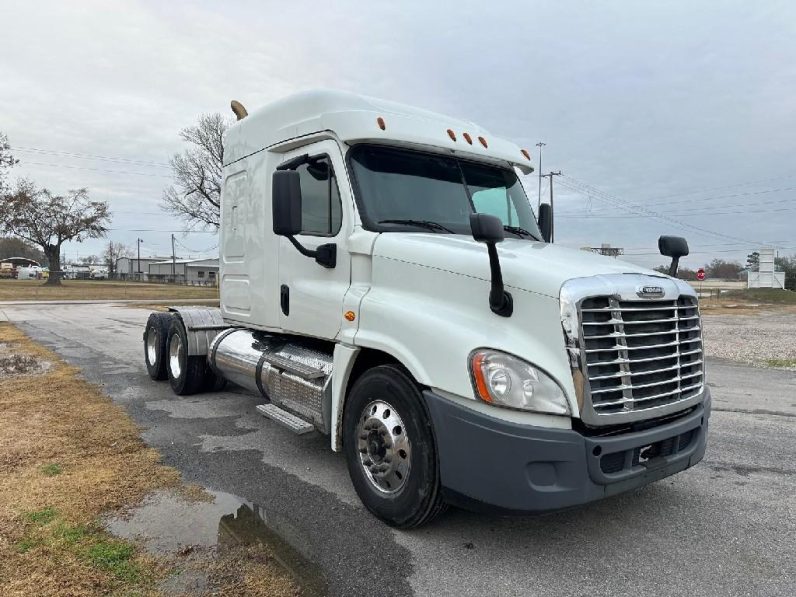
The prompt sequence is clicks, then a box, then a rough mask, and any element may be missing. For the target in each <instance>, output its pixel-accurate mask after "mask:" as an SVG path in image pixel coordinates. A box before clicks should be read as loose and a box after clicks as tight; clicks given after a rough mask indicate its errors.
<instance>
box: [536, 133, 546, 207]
mask: <svg viewBox="0 0 796 597" xmlns="http://www.w3.org/2000/svg"><path fill="white" fill-rule="evenodd" d="M545 145H547V143H542V142H541V141H539V143H537V144H536V147H538V148H539V201H538V203H537V205H536V213H537V214H538V213H539V207H541V205H542V147H544V146H545Z"/></svg>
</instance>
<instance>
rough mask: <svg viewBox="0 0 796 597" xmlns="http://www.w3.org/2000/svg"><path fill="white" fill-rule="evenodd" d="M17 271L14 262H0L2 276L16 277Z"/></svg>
mask: <svg viewBox="0 0 796 597" xmlns="http://www.w3.org/2000/svg"><path fill="white" fill-rule="evenodd" d="M16 277H17V271H16V267H14V264H13V263H9V262H8V261H3V262H2V263H0V278H16Z"/></svg>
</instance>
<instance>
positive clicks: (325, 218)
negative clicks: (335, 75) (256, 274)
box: [279, 141, 353, 340]
mask: <svg viewBox="0 0 796 597" xmlns="http://www.w3.org/2000/svg"><path fill="white" fill-rule="evenodd" d="M303 154H308V155H309V156H310V158H311V159H310V161H309V162H308V163H304V164H301V165H300V166H297V167H296V168H295V171H296V172H298V173H299V180H300V184H301V198H302V209H301V224H302V228H301V230H302V231H301V233H300V234H298V235H296V237H295V239H296V240H297V241H298V242H299V243H300V244H302V245H303V246H304V247H306V248H307V249H310V250H315V249H317V248H318V246H319V245H323V244H328V243H334V244H335V245H337V261H336V265H335V267H334V268H326V267H324V266H322V265H320V264H318V263H317V262H316V261H315V259H313V258H311V257H306V256H304V255H302V254H301V253H299V251H298V250H297V249H296V247H294V246H293V244H292V243H291V242H290V240H289V239H288V238H286V237H279V301H280V322H281V327H282V329H283V330H284V331H286V332H292V333H296V334H302V335H306V336H314V337H317V338H325V339H329V340H331V339H333V338H335V337H336V336H337V334H338V332H339V331H340V326H341V322H342V317H343V297H344V296H345V294H346V291H347V290H348V287H349V286H350V284H351V257H350V254H349V252H348V248H347V246H346V241H347V239H348V237H349V235H350V233H351V226H352V224H351V222H352V219H353V198H352V197H351V191H350V186H349V184H348V178H347V176H346V173H345V166H344V163H343V160H342V156H341V154H340V149H339V147H338V145H337V143H335V142H333V141H321V142H318V143H313V144H312V145H307V146H304V147H302V148H300V149H297V150H295V151H291V152H289V153H286V154H285V156H284V160H283V162H286V161H288V160H291V159H293V158H296V157H298V156H301V155H303Z"/></svg>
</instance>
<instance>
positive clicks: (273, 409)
mask: <svg viewBox="0 0 796 597" xmlns="http://www.w3.org/2000/svg"><path fill="white" fill-rule="evenodd" d="M256 408H257V411H258V412H259V413H260V414H261V415H263V416H264V417H266V418H268V419H271V420H272V421H274V422H275V423H279V424H280V425H281V426H282V427H286V428H288V429H290V431H292V432H293V433H295V434H296V435H303V434H305V433H309V432H310V431H312V430H313V429H315V427H313V426H312V423H308V422H307V421H305V420H304V419H302V418H300V417H297V416H296V415H294V414H293V413H289V412H287V411H286V410H283V409H281V408H279V407H278V406H277V405H276V404H258V405H257V406H256Z"/></svg>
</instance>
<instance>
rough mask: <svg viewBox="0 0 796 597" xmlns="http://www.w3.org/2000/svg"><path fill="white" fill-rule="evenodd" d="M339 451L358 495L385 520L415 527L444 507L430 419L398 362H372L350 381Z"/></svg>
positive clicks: (411, 380) (394, 523) (395, 524)
mask: <svg viewBox="0 0 796 597" xmlns="http://www.w3.org/2000/svg"><path fill="white" fill-rule="evenodd" d="M343 451H344V452H345V456H346V461H347V464H348V472H349V474H350V475H351V482H352V483H353V484H354V489H355V490H356V492H357V495H359V498H360V499H361V500H362V503H363V504H364V505H365V507H366V508H367V509H368V510H370V511H371V512H372V513H373V514H374V515H376V516H377V517H378V518H380V519H382V520H383V521H384V522H386V523H387V524H389V525H391V526H394V527H398V528H403V529H408V528H413V527H418V526H421V525H423V524H426V523H428V522H430V521H431V520H432V519H433V518H435V517H436V516H437V515H438V514H440V513H441V512H442V511H443V510H444V508H445V502H444V500H443V498H442V488H441V485H440V479H439V465H438V463H437V452H436V446H435V442H434V433H433V430H432V426H431V421H430V418H429V416H428V413H427V412H426V407H425V403H424V401H423V396H422V395H421V393H420V389H419V388H418V386H417V384H416V383H415V382H414V380H413V379H412V378H411V377H410V376H409V375H408V374H407V373H406V372H405V371H404V370H403V369H401V368H400V367H398V366H395V365H380V366H378V367H374V368H373V369H371V370H369V371H367V372H365V373H364V374H363V375H362V376H361V377H360V378H359V379H358V380H357V381H356V382H355V383H354V386H353V388H352V389H351V392H350V394H349V397H348V398H347V400H346V406H345V414H344V416H343Z"/></svg>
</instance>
